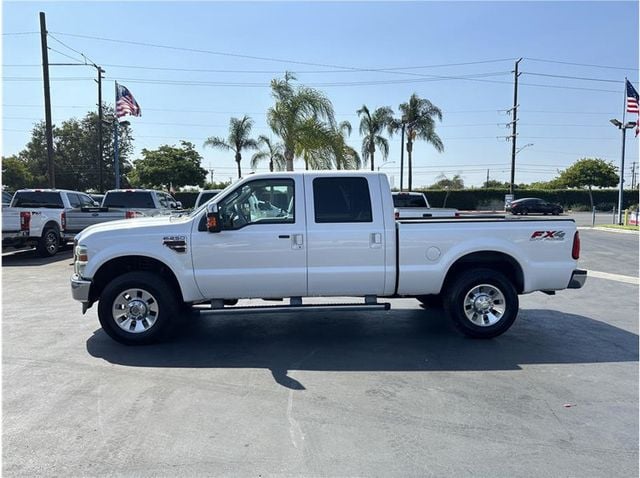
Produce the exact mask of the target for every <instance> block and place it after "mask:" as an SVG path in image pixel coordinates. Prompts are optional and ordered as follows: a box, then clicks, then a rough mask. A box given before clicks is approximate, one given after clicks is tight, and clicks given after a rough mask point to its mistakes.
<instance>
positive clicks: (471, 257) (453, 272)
mask: <svg viewBox="0 0 640 478" xmlns="http://www.w3.org/2000/svg"><path fill="white" fill-rule="evenodd" d="M480 267H485V268H491V269H493V270H496V271H499V272H501V273H502V274H503V275H504V276H505V277H507V279H509V280H510V281H511V282H512V283H513V285H514V287H515V289H516V292H517V293H518V294H522V292H523V291H524V272H523V270H522V266H521V265H520V263H519V262H518V261H517V260H516V259H515V258H514V257H513V256H510V255H509V254H506V253H504V252H498V251H476V252H471V253H469V254H466V255H464V256H462V257H460V258H458V259H457V260H456V261H455V262H454V263H453V264H451V267H449V270H448V271H447V274H446V276H445V279H444V283H443V287H442V290H443V291H444V290H445V289H446V288H447V286H448V284H449V283H450V282H451V281H452V280H453V279H454V278H455V277H457V276H458V275H459V274H461V273H463V272H464V271H466V270H469V269H470V268H480Z"/></svg>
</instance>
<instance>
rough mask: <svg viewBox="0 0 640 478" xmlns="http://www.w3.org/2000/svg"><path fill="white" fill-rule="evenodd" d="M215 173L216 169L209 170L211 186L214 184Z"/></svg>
mask: <svg viewBox="0 0 640 478" xmlns="http://www.w3.org/2000/svg"><path fill="white" fill-rule="evenodd" d="M214 171H215V169H213V168H211V169H210V170H209V174H211V181H209V182H210V183H211V184H213V172H214Z"/></svg>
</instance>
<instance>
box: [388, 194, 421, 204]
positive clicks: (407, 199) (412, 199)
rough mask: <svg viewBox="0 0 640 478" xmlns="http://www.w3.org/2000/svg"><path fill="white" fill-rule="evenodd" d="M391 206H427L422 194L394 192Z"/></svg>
mask: <svg viewBox="0 0 640 478" xmlns="http://www.w3.org/2000/svg"><path fill="white" fill-rule="evenodd" d="M393 207H429V205H428V204H427V201H426V199H425V197H424V196H423V195H422V194H394V195H393Z"/></svg>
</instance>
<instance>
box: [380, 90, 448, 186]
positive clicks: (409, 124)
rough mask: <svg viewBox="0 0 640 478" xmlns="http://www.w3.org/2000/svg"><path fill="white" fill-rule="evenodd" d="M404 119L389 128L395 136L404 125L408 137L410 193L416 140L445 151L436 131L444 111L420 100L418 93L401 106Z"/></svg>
mask: <svg viewBox="0 0 640 478" xmlns="http://www.w3.org/2000/svg"><path fill="white" fill-rule="evenodd" d="M399 108H400V112H401V113H402V118H401V119H400V120H397V119H396V120H394V121H393V122H392V123H391V124H390V126H389V128H388V129H389V133H391V134H393V133H394V132H397V131H398V130H399V129H401V128H402V125H403V123H404V125H405V132H406V136H407V155H408V156H407V160H408V163H409V191H411V189H412V178H413V175H412V170H413V168H412V152H413V143H414V141H415V140H416V139H422V140H424V141H426V142H427V143H430V144H432V145H433V147H434V148H435V149H436V151H438V152H439V153H441V152H442V151H444V145H443V144H442V140H441V139H440V136H438V135H437V134H436V131H435V120H434V118H437V119H438V120H440V121H442V111H441V110H440V108H438V107H437V106H435V105H434V104H433V103H431V101H429V100H427V99H425V98H420V97H419V96H418V95H417V94H416V93H414V94H412V95H411V98H409V101H408V102H407V103H402V104H401V105H400V106H399Z"/></svg>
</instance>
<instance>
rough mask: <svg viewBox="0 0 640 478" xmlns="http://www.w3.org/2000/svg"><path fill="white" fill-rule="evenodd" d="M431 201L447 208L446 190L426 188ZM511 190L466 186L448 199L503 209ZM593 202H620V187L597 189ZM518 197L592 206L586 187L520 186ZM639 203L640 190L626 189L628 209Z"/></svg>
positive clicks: (460, 205)
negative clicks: (639, 192)
mask: <svg viewBox="0 0 640 478" xmlns="http://www.w3.org/2000/svg"><path fill="white" fill-rule="evenodd" d="M423 192H424V193H425V194H426V196H427V199H428V200H429V203H430V204H431V206H433V207H443V204H444V199H445V196H446V194H447V192H446V191H440V190H424V191H423ZM508 193H509V191H508V190H507V189H462V190H460V191H451V192H450V193H449V197H448V198H447V203H446V206H447V207H453V208H457V209H461V210H476V209H502V208H503V207H504V196H505V194H508ZM592 193H593V202H594V204H595V206H596V208H597V209H599V210H603V211H607V210H612V209H613V207H614V206H616V207H617V205H618V190H617V189H597V190H593V191H592ZM514 197H515V199H521V198H527V197H534V198H540V199H544V200H546V201H549V202H554V203H558V204H562V206H563V207H564V208H565V209H569V208H583V209H586V210H589V209H590V208H591V205H590V202H589V191H587V190H583V189H520V190H516V191H515V194H514ZM634 204H638V191H637V190H631V189H629V190H626V191H624V195H623V205H624V207H625V208H628V207H629V206H631V205H634Z"/></svg>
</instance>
